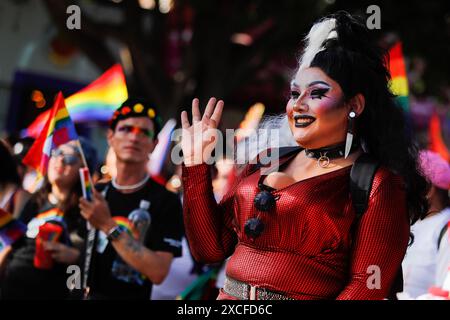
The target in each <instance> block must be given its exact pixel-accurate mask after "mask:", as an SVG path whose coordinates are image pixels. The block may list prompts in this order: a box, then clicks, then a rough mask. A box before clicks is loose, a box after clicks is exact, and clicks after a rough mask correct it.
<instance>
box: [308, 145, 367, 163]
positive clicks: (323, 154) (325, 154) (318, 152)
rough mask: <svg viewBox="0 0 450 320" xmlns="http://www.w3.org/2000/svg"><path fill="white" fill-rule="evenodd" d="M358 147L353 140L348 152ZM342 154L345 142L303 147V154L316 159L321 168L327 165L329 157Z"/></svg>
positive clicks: (341, 155)
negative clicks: (315, 147) (325, 145)
mask: <svg viewBox="0 0 450 320" xmlns="http://www.w3.org/2000/svg"><path fill="white" fill-rule="evenodd" d="M358 148H359V143H357V142H356V141H354V142H353V144H352V147H351V149H350V153H353V152H355V151H356V150H357V149H358ZM344 154H345V143H341V144H337V145H334V146H329V147H323V148H318V149H305V155H306V156H307V157H308V158H315V159H317V164H318V165H319V167H321V168H326V167H328V165H329V164H330V160H331V159H336V158H342V157H343V156H344Z"/></svg>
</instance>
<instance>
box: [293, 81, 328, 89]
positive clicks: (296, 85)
mask: <svg viewBox="0 0 450 320" xmlns="http://www.w3.org/2000/svg"><path fill="white" fill-rule="evenodd" d="M316 84H323V85H326V86H327V87H331V86H330V85H329V84H328V83H326V82H325V81H320V80H318V81H313V82H311V83H310V84H308V85H307V86H306V87H307V88H309V87H312V86H314V85H316ZM291 87H295V88H300V86H299V85H298V83H297V82H295V81H292V82H291Z"/></svg>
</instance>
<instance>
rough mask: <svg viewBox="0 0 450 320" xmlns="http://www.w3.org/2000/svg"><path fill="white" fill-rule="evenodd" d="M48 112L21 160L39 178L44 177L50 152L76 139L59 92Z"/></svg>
mask: <svg viewBox="0 0 450 320" xmlns="http://www.w3.org/2000/svg"><path fill="white" fill-rule="evenodd" d="M50 111H51V112H50V116H49V118H48V119H47V122H46V124H45V126H44V129H43V130H42V131H41V133H40V135H39V137H38V138H37V139H36V141H35V142H34V143H33V145H32V146H31V148H30V150H29V151H28V153H27V155H26V156H25V158H24V159H23V163H24V164H26V165H29V166H31V167H33V168H34V169H35V170H36V171H37V172H38V173H40V174H41V176H45V174H46V173H47V167H48V162H49V160H50V156H51V152H52V150H53V149H55V148H57V147H58V146H60V145H62V144H65V143H67V142H69V141H72V140H77V139H78V135H77V132H76V131H75V126H74V124H73V122H72V120H71V119H70V116H69V112H68V111H67V109H66V106H65V105H64V97H63V95H62V93H61V92H59V93H58V95H57V96H56V100H55V103H54V105H53V108H52V109H51V110H50Z"/></svg>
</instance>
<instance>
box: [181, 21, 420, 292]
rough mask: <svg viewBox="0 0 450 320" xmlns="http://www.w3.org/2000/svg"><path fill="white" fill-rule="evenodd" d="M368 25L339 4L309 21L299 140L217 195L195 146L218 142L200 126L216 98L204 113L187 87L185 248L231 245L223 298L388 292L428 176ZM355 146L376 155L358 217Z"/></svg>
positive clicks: (296, 112) (300, 75)
mask: <svg viewBox="0 0 450 320" xmlns="http://www.w3.org/2000/svg"><path fill="white" fill-rule="evenodd" d="M369 36H370V34H369V31H368V30H367V29H366V27H365V25H364V24H362V23H360V22H359V21H357V20H356V18H354V17H352V16H350V15H348V14H347V13H343V12H340V13H337V14H335V15H333V16H331V17H328V18H326V19H323V20H321V21H320V22H318V23H316V24H315V25H314V26H313V27H312V29H311V31H310V32H309V34H308V36H307V39H306V41H307V46H306V47H305V50H304V52H303V55H302V58H301V59H300V63H299V69H298V71H297V73H296V74H295V77H294V79H293V80H292V83H291V97H290V100H289V101H288V103H287V106H286V116H287V120H288V123H289V128H290V131H291V133H292V136H293V138H294V139H295V141H296V142H297V144H298V146H299V147H298V148H294V151H292V152H289V153H287V154H285V155H284V156H282V157H280V159H279V160H280V161H279V164H278V165H277V166H276V168H274V169H276V170H271V168H270V166H269V169H270V170H269V171H261V170H255V166H256V165H255V164H248V165H247V166H246V167H245V169H244V170H243V172H242V173H241V175H240V176H239V178H237V179H236V182H235V183H234V185H233V186H232V187H231V189H230V190H229V192H228V193H227V194H226V195H225V196H224V198H223V199H222V200H221V202H220V203H219V204H217V203H216V202H215V201H214V196H213V191H212V187H211V175H210V168H209V166H208V165H207V164H206V163H205V162H206V159H200V161H199V159H197V158H196V155H198V154H199V153H198V151H199V150H200V148H201V147H203V148H210V147H211V144H214V142H211V141H212V140H211V139H210V136H207V137H205V134H204V133H206V132H207V130H209V129H215V128H217V125H218V123H219V121H220V118H221V113H222V109H223V101H218V102H217V101H216V100H215V99H214V98H212V99H210V101H209V102H208V104H207V106H206V109H205V112H204V114H203V116H201V114H200V111H199V101H198V100H197V99H194V101H193V104H192V125H191V124H190V122H189V120H188V116H187V112H186V111H184V112H183V113H182V115H181V121H182V126H183V129H184V130H183V137H182V149H183V154H184V166H183V183H184V191H185V194H184V220H185V226H186V233H187V237H188V240H189V243H190V246H191V251H192V253H193V255H194V257H195V258H196V259H197V260H199V261H203V262H207V263H213V262H219V261H222V260H224V259H226V258H227V257H229V256H231V258H230V260H229V262H228V265H227V270H226V276H227V278H226V280H225V284H224V287H223V289H222V290H221V293H220V294H219V297H218V299H283V300H284V299H383V298H386V297H387V296H388V292H389V291H390V289H391V286H392V285H393V283H394V278H395V277H396V274H397V273H398V271H399V268H400V265H401V262H402V259H403V256H404V254H405V251H406V248H407V245H408V240H409V226H410V223H411V222H414V221H416V220H417V219H419V218H420V217H423V215H424V214H425V213H426V210H427V204H426V199H425V194H426V182H425V180H424V179H423V178H422V177H421V176H420V175H419V173H418V172H417V169H416V158H417V151H416V148H415V147H414V146H413V144H412V141H411V137H410V135H409V134H408V132H407V130H406V129H405V127H406V126H405V120H404V118H403V114H402V112H401V109H400V108H399V107H398V106H397V105H396V104H395V102H394V100H393V96H392V94H391V93H390V91H389V89H388V81H389V79H390V75H389V72H388V71H387V68H386V65H385V60H384V57H385V56H384V55H383V52H382V51H381V50H379V49H378V48H377V47H376V46H374V45H373V44H372V43H371V42H369ZM199 141H201V142H202V143H199ZM195 151H197V153H196V152H195ZM362 153H369V154H370V155H371V157H373V158H375V159H376V160H377V161H378V162H379V163H380V167H379V168H378V170H377V171H376V173H375V176H374V180H373V183H372V188H371V191H370V196H369V199H368V206H367V209H366V211H365V213H364V215H363V216H362V217H361V218H360V219H356V218H355V216H356V215H355V210H354V207H353V205H352V199H351V197H350V192H349V182H350V181H349V179H350V177H349V176H350V171H351V168H352V165H353V163H354V161H355V160H356V159H357V158H358V157H359V156H360V155H361V154H362ZM199 162H200V163H199Z"/></svg>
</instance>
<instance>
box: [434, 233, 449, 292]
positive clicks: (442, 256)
mask: <svg viewBox="0 0 450 320" xmlns="http://www.w3.org/2000/svg"><path fill="white" fill-rule="evenodd" d="M449 232H450V230H449V229H447V231H446V232H445V233H444V236H443V237H442V239H441V245H440V246H439V252H438V257H437V266H436V281H435V282H436V286H438V287H440V288H442V287H444V282H445V280H446V278H447V279H448V277H449V276H450V235H449ZM447 281H448V280H447ZM447 285H448V284H447Z"/></svg>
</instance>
